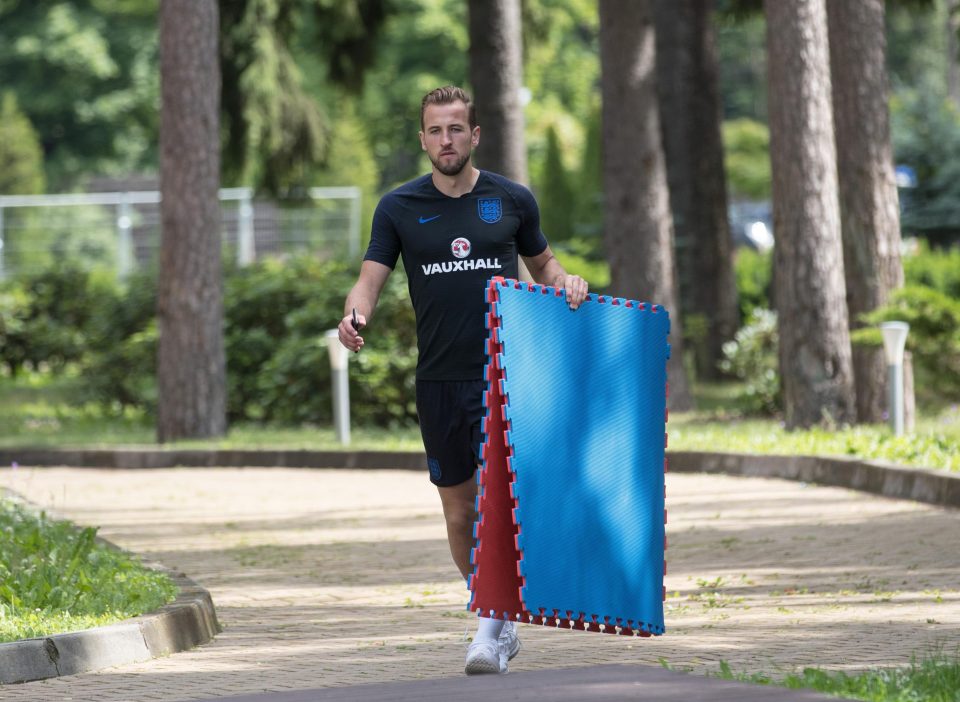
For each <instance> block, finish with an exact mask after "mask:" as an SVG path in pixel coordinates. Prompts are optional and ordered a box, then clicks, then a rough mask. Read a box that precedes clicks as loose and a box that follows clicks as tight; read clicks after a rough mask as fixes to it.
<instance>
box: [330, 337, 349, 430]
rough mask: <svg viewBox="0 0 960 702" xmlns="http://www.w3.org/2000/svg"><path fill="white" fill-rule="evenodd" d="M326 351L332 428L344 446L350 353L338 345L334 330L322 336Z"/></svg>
mask: <svg viewBox="0 0 960 702" xmlns="http://www.w3.org/2000/svg"><path fill="white" fill-rule="evenodd" d="M324 338H325V339H326V340H327V351H329V352H330V381H331V384H332V385H333V426H334V428H335V429H336V432H337V441H339V442H340V443H341V444H343V445H344V446H348V445H349V444H350V383H349V372H348V368H349V361H350V352H349V351H348V350H347V348H346V347H345V346H344V345H343V344H341V343H340V337H339V335H338V333H337V330H336V329H328V330H327V332H326V333H325V334H324Z"/></svg>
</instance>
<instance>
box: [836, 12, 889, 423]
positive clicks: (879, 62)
mask: <svg viewBox="0 0 960 702" xmlns="http://www.w3.org/2000/svg"><path fill="white" fill-rule="evenodd" d="M827 19H828V23H829V30H830V63H831V67H832V73H831V77H832V80H833V118H834V121H835V123H836V143H837V168H838V173H839V179H840V223H841V229H842V232H843V267H844V272H845V274H846V285H847V311H848V314H849V315H850V328H851V330H852V329H857V328H859V327H861V326H862V324H861V323H860V322H859V317H860V315H862V314H864V313H866V312H870V311H872V310H874V309H876V308H877V307H880V306H881V305H884V304H886V303H887V301H888V299H889V297H890V292H891V291H892V290H893V289H895V288H898V287H900V286H901V285H903V266H902V264H901V262H900V212H899V208H898V205H897V186H896V183H895V181H894V175H893V148H892V147H891V144H890V113H889V110H888V107H887V88H888V85H887V71H886V47H887V42H886V30H885V25H884V4H883V0H844V2H828V3H827ZM853 372H854V385H855V387H856V398H857V419H858V421H861V422H882V421H883V413H884V410H885V409H886V406H887V389H886V386H887V364H886V359H885V357H884V354H883V350H882V349H871V348H864V347H858V346H855V347H854V348H853Z"/></svg>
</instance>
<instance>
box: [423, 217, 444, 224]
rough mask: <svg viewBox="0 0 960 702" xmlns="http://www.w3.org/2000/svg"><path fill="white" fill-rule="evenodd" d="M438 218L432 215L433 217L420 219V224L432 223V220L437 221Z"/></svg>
mask: <svg viewBox="0 0 960 702" xmlns="http://www.w3.org/2000/svg"><path fill="white" fill-rule="evenodd" d="M439 216H440V215H434V216H433V217H421V218H420V224H426V223H427V222H432V221H433V220H435V219H437V217H439Z"/></svg>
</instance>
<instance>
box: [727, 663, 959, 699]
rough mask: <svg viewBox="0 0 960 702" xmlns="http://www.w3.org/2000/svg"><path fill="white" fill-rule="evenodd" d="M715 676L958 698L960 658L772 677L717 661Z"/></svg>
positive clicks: (872, 695)
mask: <svg viewBox="0 0 960 702" xmlns="http://www.w3.org/2000/svg"><path fill="white" fill-rule="evenodd" d="M717 677H720V678H723V679H725V680H740V681H744V682H751V683H759V684H762V685H779V686H781V687H787V688H790V689H793V690H800V689H810V690H817V691H818V692H823V693H826V694H829V695H836V696H838V697H845V698H848V699H857V700H866V701H867V702H960V658H958V657H957V656H956V655H955V656H954V657H953V658H949V657H947V656H944V655H942V654H938V655H934V656H930V657H927V658H924V659H922V660H921V661H919V662H917V661H914V662H913V663H911V664H910V665H909V666H908V667H906V668H891V669H876V670H869V671H866V672H861V673H843V672H835V671H825V670H821V669H819V668H806V669H805V670H804V671H803V672H802V673H800V674H791V675H787V676H786V677H784V678H782V679H780V680H776V679H774V678H771V677H770V676H768V675H765V674H762V673H754V674H749V675H748V674H744V673H734V672H733V671H732V670H731V669H730V666H729V665H728V664H727V663H726V662H721V663H720V673H719V675H718V676H717Z"/></svg>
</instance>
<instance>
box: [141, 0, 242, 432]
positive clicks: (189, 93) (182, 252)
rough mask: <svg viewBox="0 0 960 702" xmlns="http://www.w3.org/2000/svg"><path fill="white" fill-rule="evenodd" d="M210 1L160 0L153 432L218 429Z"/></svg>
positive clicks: (216, 94)
mask: <svg viewBox="0 0 960 702" xmlns="http://www.w3.org/2000/svg"><path fill="white" fill-rule="evenodd" d="M217 25H218V9H217V2H216V0H162V1H161V3H160V83H161V111H160V188H161V194H162V198H163V200H162V203H161V207H160V212H161V222H162V235H161V250H160V278H159V298H158V310H157V311H158V319H159V329H160V345H159V353H158V359H157V385H158V393H159V397H158V407H157V438H158V440H159V441H171V440H174V439H180V438H187V437H207V436H219V435H222V434H223V433H224V431H225V430H226V371H225V366H226V363H225V356H224V343H223V290H222V288H223V283H222V280H221V252H220V203H219V200H218V194H217V191H218V188H219V184H220V132H219V98H220V66H219V58H218V55H217V36H218V27H217Z"/></svg>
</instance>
